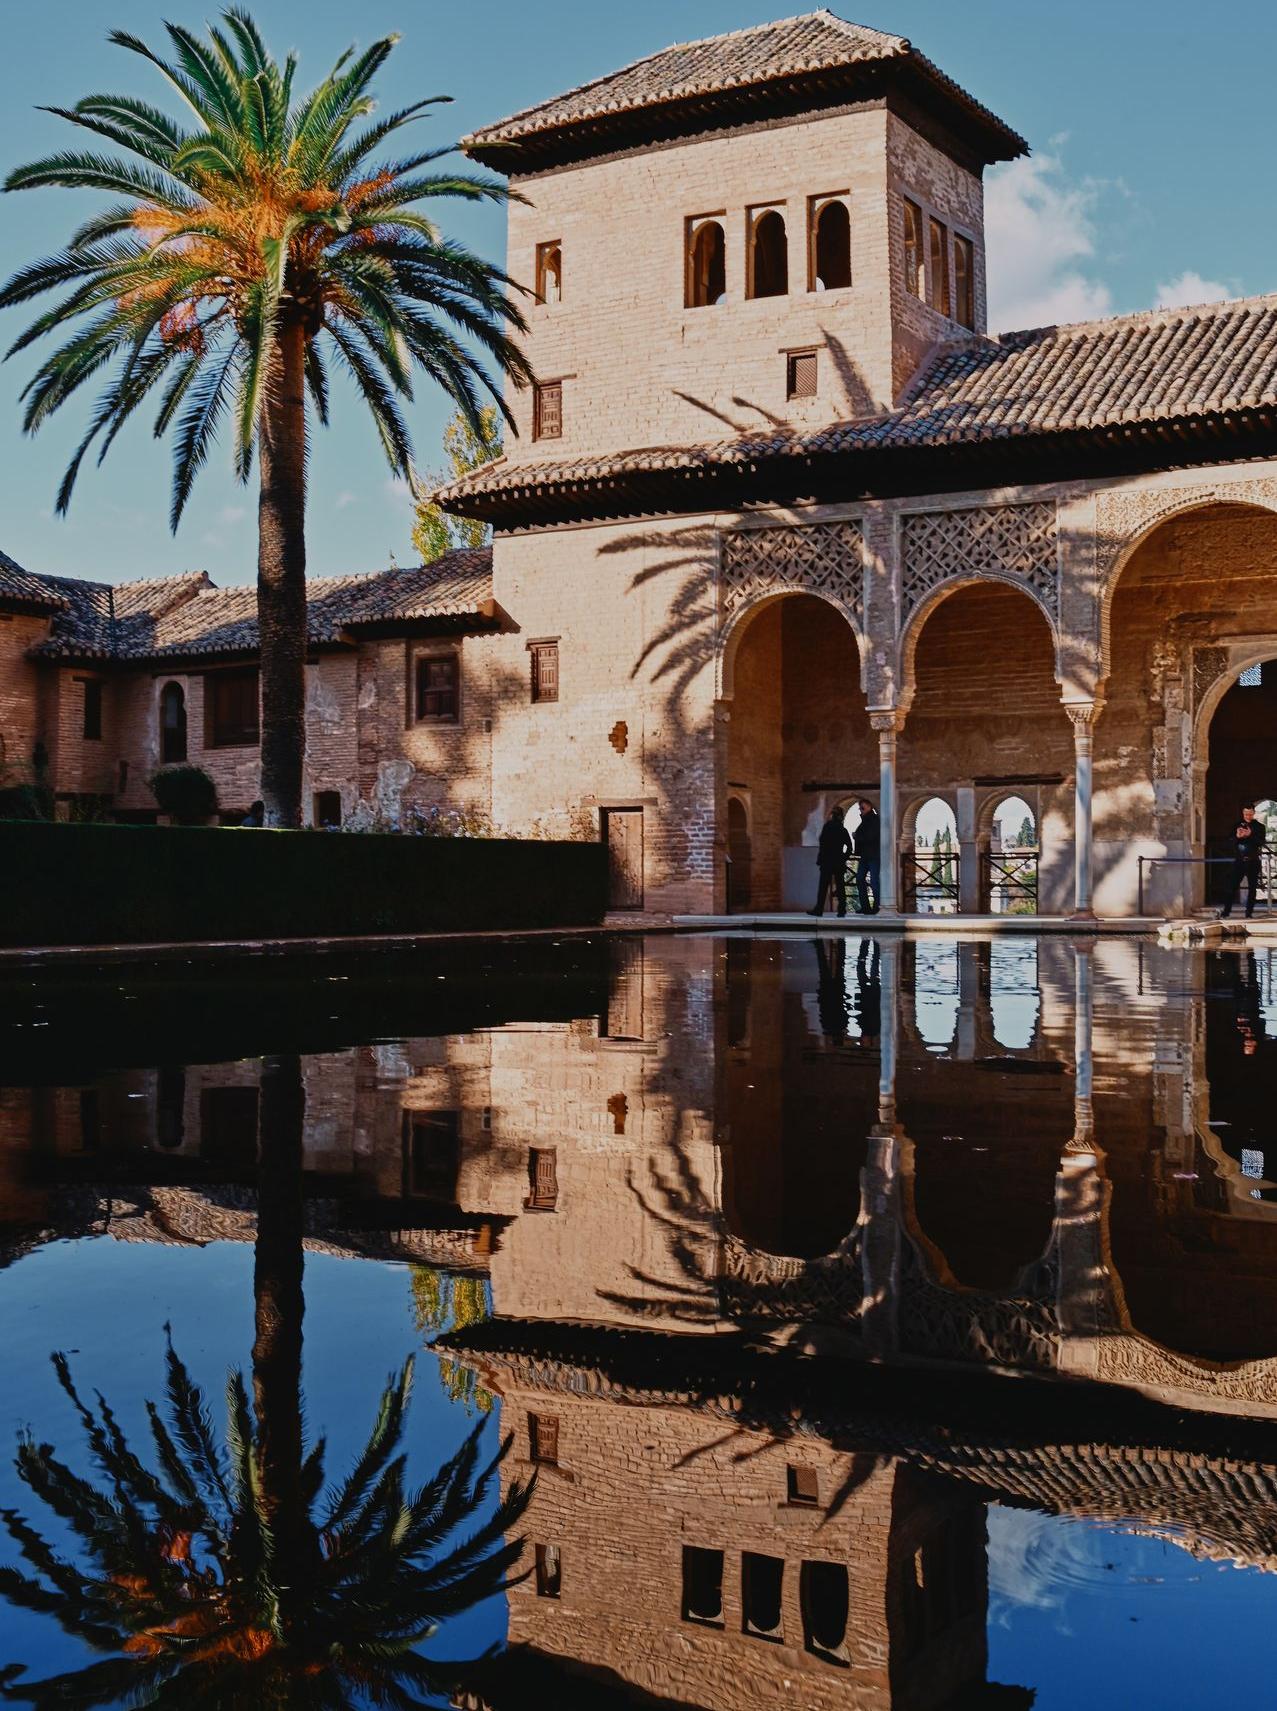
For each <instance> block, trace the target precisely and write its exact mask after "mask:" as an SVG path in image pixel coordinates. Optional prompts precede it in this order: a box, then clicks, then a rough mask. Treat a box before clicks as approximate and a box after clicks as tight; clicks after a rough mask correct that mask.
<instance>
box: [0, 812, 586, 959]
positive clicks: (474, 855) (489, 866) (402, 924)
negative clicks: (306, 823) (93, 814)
mask: <svg viewBox="0 0 1277 1711" xmlns="http://www.w3.org/2000/svg"><path fill="white" fill-rule="evenodd" d="M0 873H3V874H4V876H5V885H6V889H7V898H6V906H5V908H4V909H3V910H0V944H9V945H41V944H46V945H59V944H103V943H117V944H139V943H146V942H151V941H160V940H163V941H178V942H185V943H190V942H192V941H197V940H201V939H277V938H311V937H321V936H323V937H328V936H342V935H358V934H365V933H434V932H454V931H465V930H466V929H467V928H471V929H480V928H481V929H490V930H494V931H500V930H503V929H504V930H516V929H521V928H528V927H570V926H594V925H597V923H598V922H599V921H601V920H602V918H603V911H604V907H605V899H606V889H607V873H606V851H605V850H604V849H603V846H602V845H601V844H599V843H598V842H595V843H570V842H551V841H549V840H546V841H538V840H527V841H522V842H515V841H514V840H512V839H505V838H466V837H460V838H408V837H366V838H348V837H336V836H333V835H331V834H327V833H322V832H314V831H292V832H284V831H275V832H243V831H240V830H238V829H233V830H232V829H230V828H225V827H216V826H198V827H194V826H193V827H182V826H117V825H85V826H73V825H64V824H61V823H52V824H41V823H38V822H34V821H32V822H19V821H16V820H15V821H5V822H0Z"/></svg>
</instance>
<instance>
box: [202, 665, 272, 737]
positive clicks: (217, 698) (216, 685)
mask: <svg viewBox="0 0 1277 1711" xmlns="http://www.w3.org/2000/svg"><path fill="white" fill-rule="evenodd" d="M260 733H261V717H260V709H259V703H258V688H257V667H256V666H250V667H249V668H248V669H247V670H246V671H213V672H210V673H209V675H208V676H207V677H206V678H205V679H204V741H205V743H206V744H207V745H208V747H209V748H211V749H231V748H248V747H250V746H251V745H252V744H254V743H256V742H258V741H259V739H260Z"/></svg>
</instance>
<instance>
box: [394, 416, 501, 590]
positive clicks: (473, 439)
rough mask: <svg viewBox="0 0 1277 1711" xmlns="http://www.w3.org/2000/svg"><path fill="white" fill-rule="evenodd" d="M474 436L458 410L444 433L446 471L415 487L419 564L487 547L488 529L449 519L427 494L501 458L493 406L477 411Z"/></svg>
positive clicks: (467, 520) (498, 424)
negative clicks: (457, 550) (455, 551)
mask: <svg viewBox="0 0 1277 1711" xmlns="http://www.w3.org/2000/svg"><path fill="white" fill-rule="evenodd" d="M478 425H479V428H480V429H481V432H478V433H476V431H475V426H474V424H473V423H472V422H470V421H468V420H467V418H466V417H465V416H464V415H463V414H462V413H461V411H460V410H458V411H457V413H456V414H455V415H454V416H453V418H452V420H451V421H450V422H449V423H448V425H447V427H446V428H445V429H444V430H443V452H444V457H445V458H446V459H447V462H448V467H447V469H446V470H432V471H431V472H430V473H429V474H428V475H427V476H426V477H425V479H424V480H420V479H419V480H417V481H416V482H415V483H414V489H415V492H414V497H415V498H416V502H417V515H416V518H415V520H414V522H413V525H412V544H413V547H414V548H415V549H416V552H417V555H418V557H419V558H420V560H421V562H422V564H433V563H434V561H435V560H436V559H437V558H442V557H443V555H444V554H445V553H446V552H451V551H452V549H453V548H454V547H484V546H487V544H488V534H489V531H488V525H487V524H486V523H484V522H481V521H480V520H479V519H478V518H477V517H449V516H448V514H447V513H446V512H445V511H442V510H440V508H439V506H438V505H436V504H435V502H434V500H433V499H431V498H430V497H429V493H430V490H431V489H432V488H434V487H439V486H442V485H443V483H444V482H446V481H460V479H461V477H462V476H463V475H469V474H470V473H471V472H472V471H473V470H476V469H479V468H480V467H481V466H482V465H483V464H485V463H491V462H492V460H493V458H494V457H500V455H501V417H500V414H499V413H498V411H497V407H496V405H495V404H485V405H484V406H483V407H482V408H481V409H480V411H479V415H478Z"/></svg>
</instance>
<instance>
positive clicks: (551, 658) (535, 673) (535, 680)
mask: <svg viewBox="0 0 1277 1711" xmlns="http://www.w3.org/2000/svg"><path fill="white" fill-rule="evenodd" d="M532 699H533V700H534V701H557V700H558V699H559V644H558V643H557V642H537V643H535V644H534V646H533V648H532Z"/></svg>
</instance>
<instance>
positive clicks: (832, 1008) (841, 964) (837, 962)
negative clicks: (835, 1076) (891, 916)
mask: <svg viewBox="0 0 1277 1711" xmlns="http://www.w3.org/2000/svg"><path fill="white" fill-rule="evenodd" d="M812 943H813V944H814V945H815V947H816V967H817V969H818V971H819V973H818V975H817V985H816V1005H817V1009H818V1011H819V1015H820V1031H821V1033H822V1034H824V1036H825V1038H826V1039H827V1040H828V1041H829V1042H830V1043H831V1044H832V1045H835V1046H840V1045H841V1044H842V1043H843V1041H844V1040H845V1039H846V1038H847V1014H848V1006H847V979H846V969H847V940H846V938H845V937H844V936H843V935H842V934H837V935H836V936H835V937H833V938H832V939H831V938H824V939H813V940H812Z"/></svg>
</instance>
